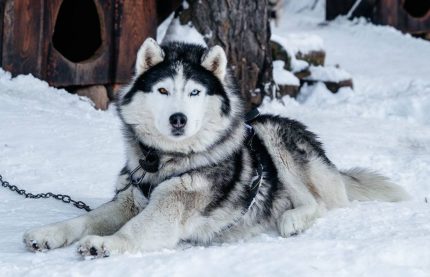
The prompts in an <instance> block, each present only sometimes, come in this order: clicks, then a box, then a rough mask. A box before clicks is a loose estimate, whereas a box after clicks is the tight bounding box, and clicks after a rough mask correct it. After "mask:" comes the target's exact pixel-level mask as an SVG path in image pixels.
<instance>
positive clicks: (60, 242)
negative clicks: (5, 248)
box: [23, 225, 72, 252]
mask: <svg viewBox="0 0 430 277" xmlns="http://www.w3.org/2000/svg"><path fill="white" fill-rule="evenodd" d="M23 241H24V243H25V246H26V247H27V249H29V250H30V251H33V252H36V251H40V252H42V251H48V250H50V249H54V248H59V247H62V246H66V245H68V244H70V243H71V242H72V241H70V240H69V238H68V236H67V232H66V230H65V228H64V227H62V226H59V225H48V226H44V227H41V228H37V229H33V230H30V231H27V232H26V233H25V234H24V237H23Z"/></svg>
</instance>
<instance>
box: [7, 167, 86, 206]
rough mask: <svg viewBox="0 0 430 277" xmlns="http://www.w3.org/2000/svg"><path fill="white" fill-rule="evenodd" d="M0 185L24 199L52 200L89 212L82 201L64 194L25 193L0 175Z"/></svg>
mask: <svg viewBox="0 0 430 277" xmlns="http://www.w3.org/2000/svg"><path fill="white" fill-rule="evenodd" d="M0 183H1V185H2V187H4V188H8V189H10V190H11V191H15V192H16V193H18V194H19V195H24V196H25V198H31V199H40V198H54V199H56V200H59V201H62V202H64V203H67V204H71V205H73V206H75V207H76V208H78V209H83V210H86V211H87V212H89V211H91V208H90V207H89V206H88V205H87V204H85V203H84V202H82V201H75V200H73V199H72V198H71V197H70V196H69V195H66V194H54V193H52V192H47V193H38V194H33V193H31V192H27V191H25V190H24V189H20V188H18V187H17V186H15V185H11V184H9V182H8V181H5V180H3V176H2V175H1V174H0Z"/></svg>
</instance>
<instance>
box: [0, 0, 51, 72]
mask: <svg viewBox="0 0 430 277" xmlns="http://www.w3.org/2000/svg"><path fill="white" fill-rule="evenodd" d="M43 2H44V1H43V0H20V1H12V0H9V1H6V5H5V7H4V20H3V36H2V37H3V43H2V46H3V47H2V53H1V54H2V67H3V68H4V69H5V70H7V71H10V72H12V74H14V75H16V74H28V73H32V74H33V75H35V76H36V77H39V78H43V77H44V75H43V72H42V67H43V65H42V63H43V58H42V53H41V50H42V49H41V43H40V32H41V30H42V28H43Z"/></svg>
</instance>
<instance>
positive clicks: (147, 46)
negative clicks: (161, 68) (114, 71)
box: [136, 38, 164, 75]
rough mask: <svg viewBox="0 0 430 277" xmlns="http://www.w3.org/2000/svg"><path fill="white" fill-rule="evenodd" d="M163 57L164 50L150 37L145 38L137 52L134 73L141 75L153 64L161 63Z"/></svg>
mask: <svg viewBox="0 0 430 277" xmlns="http://www.w3.org/2000/svg"><path fill="white" fill-rule="evenodd" d="M163 59H164V52H163V49H161V47H160V45H158V43H157V42H156V41H155V40H154V39H152V38H147V39H146V40H145V41H144V42H143V44H142V46H140V49H139V51H138V52H137V58H136V75H141V74H142V73H144V72H145V71H147V70H148V69H149V68H151V67H153V66H154V65H156V64H158V63H161V62H162V61H163Z"/></svg>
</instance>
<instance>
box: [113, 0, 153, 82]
mask: <svg viewBox="0 0 430 277" xmlns="http://www.w3.org/2000/svg"><path fill="white" fill-rule="evenodd" d="M115 21H116V23H115V41H116V43H115V46H116V49H115V67H114V76H115V77H114V78H115V83H127V82H129V80H130V78H131V76H132V75H133V74H134V62H135V57H136V53H137V50H138V49H139V47H140V45H141V44H142V43H143V41H144V40H145V38H147V37H154V38H155V35H156V30H157V10H156V1H155V0H143V1H142V0H115Z"/></svg>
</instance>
